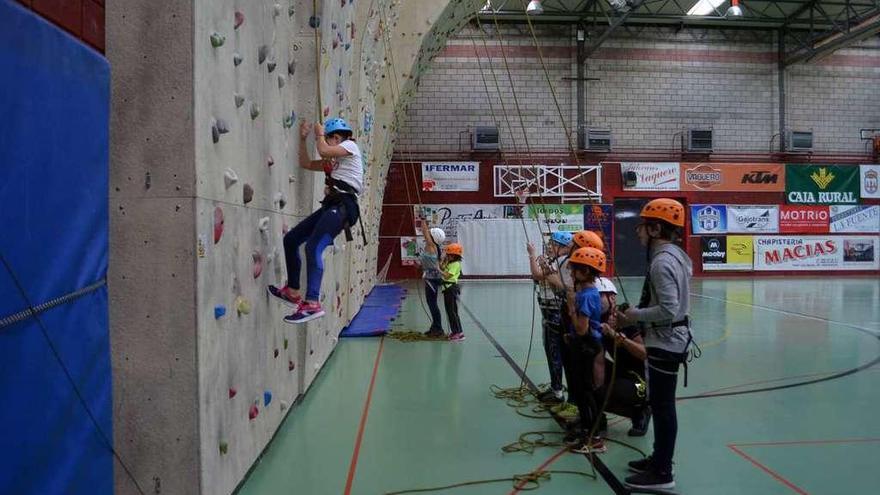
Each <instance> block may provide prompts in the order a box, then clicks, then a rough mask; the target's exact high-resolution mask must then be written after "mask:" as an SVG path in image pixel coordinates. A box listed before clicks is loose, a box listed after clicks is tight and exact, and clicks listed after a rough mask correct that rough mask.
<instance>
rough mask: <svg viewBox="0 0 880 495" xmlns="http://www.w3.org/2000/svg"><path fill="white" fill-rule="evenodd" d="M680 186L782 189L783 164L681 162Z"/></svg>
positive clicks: (703, 189) (747, 189)
mask: <svg viewBox="0 0 880 495" xmlns="http://www.w3.org/2000/svg"><path fill="white" fill-rule="evenodd" d="M681 190H682V191H743V192H782V191H784V190H785V166H784V165H782V164H778V163H682V164H681Z"/></svg>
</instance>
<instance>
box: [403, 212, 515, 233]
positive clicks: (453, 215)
mask: <svg viewBox="0 0 880 495" xmlns="http://www.w3.org/2000/svg"><path fill="white" fill-rule="evenodd" d="M422 208H423V209H424V210H425V213H426V216H427V217H428V220H429V221H430V223H431V226H432V227H440V228H441V229H443V231H444V232H445V233H446V240H447V241H449V242H455V241H456V240H457V239H458V233H457V232H458V222H460V221H463V220H485V219H487V218H504V205H424V206H423V207H422ZM413 215H414V218H415V219H416V224H415V229H416V233H418V234H419V235H421V227H420V222H419V207H418V206H413Z"/></svg>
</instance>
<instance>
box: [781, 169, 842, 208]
mask: <svg viewBox="0 0 880 495" xmlns="http://www.w3.org/2000/svg"><path fill="white" fill-rule="evenodd" d="M785 200H786V202H788V203H792V204H813V205H831V204H853V205H854V204H858V202H859V167H856V166H855V165H803V164H791V163H789V164H786V166H785Z"/></svg>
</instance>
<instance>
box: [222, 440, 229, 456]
mask: <svg viewBox="0 0 880 495" xmlns="http://www.w3.org/2000/svg"><path fill="white" fill-rule="evenodd" d="M227 452H229V444H228V443H226V442H220V454H221V455H226V453H227Z"/></svg>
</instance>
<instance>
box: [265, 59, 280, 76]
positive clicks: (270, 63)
mask: <svg viewBox="0 0 880 495" xmlns="http://www.w3.org/2000/svg"><path fill="white" fill-rule="evenodd" d="M276 65H278V64H277V63H276V62H275V61H274V60H270V61H268V62H266V68H267V69H269V73H270V74H271V73H272V71H274V70H275V66H276Z"/></svg>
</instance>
